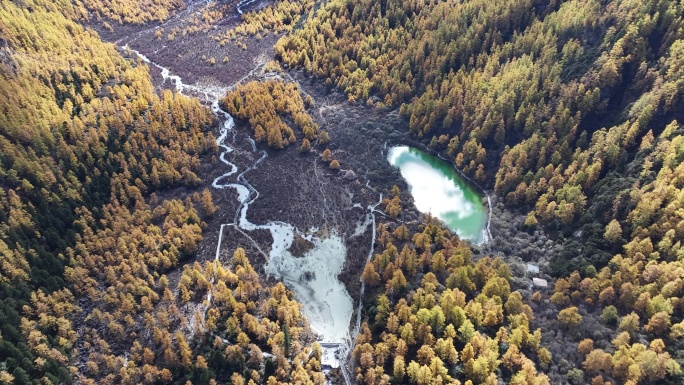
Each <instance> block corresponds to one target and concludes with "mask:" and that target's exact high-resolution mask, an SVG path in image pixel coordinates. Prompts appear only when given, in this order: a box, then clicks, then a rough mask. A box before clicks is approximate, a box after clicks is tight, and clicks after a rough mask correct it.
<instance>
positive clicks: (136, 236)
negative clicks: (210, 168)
mask: <svg viewBox="0 0 684 385" xmlns="http://www.w3.org/2000/svg"><path fill="white" fill-rule="evenodd" d="M77 14H78V12H77V11H76V8H73V7H72V5H71V3H69V2H57V3H55V2H52V1H40V0H35V1H32V0H29V1H22V2H21V3H17V2H11V1H7V2H2V3H1V4H0V34H1V35H0V78H1V79H0V111H2V113H1V114H0V256H1V258H0V263H1V269H0V293H2V294H1V295H0V297H1V298H2V300H1V301H0V309H1V310H0V336H1V337H0V383H12V384H37V383H43V384H48V383H54V384H57V383H62V384H64V383H72V382H76V383H86V384H87V383H93V384H94V383H98V384H122V383H140V382H145V383H170V382H179V383H185V381H186V380H192V381H197V383H206V382H208V380H209V379H210V378H215V379H218V380H221V381H223V382H225V381H230V378H231V375H233V373H234V372H238V373H249V371H250V370H253V369H256V370H257V371H258V370H261V369H262V367H264V365H265V369H264V370H262V371H261V372H260V373H262V375H263V376H265V377H264V378H262V379H261V381H260V380H259V378H258V377H253V379H254V380H255V381H260V382H266V380H268V379H269V377H272V381H275V380H276V379H277V380H278V381H289V379H290V378H291V376H294V377H295V378H302V376H304V377H306V378H309V377H311V376H313V378H317V377H316V376H320V373H318V374H316V373H317V371H318V372H320V367H319V365H317V364H315V363H314V362H313V361H315V358H312V359H309V357H308V355H307V356H306V357H305V358H301V357H300V356H301V352H302V351H307V352H309V351H311V348H310V347H308V345H307V344H308V343H309V342H310V340H311V333H310V332H309V331H308V326H307V323H306V321H305V320H303V319H302V316H301V315H300V313H299V307H298V305H297V303H296V302H294V301H293V300H292V294H291V293H290V292H288V291H287V290H286V289H285V288H284V287H283V286H282V285H278V286H274V287H272V288H271V287H262V286H261V284H260V283H259V282H260V281H259V278H258V277H257V276H256V275H255V272H254V270H253V269H252V268H251V266H250V265H249V262H248V261H247V260H246V258H245V256H244V251H241V250H238V251H237V252H236V254H235V257H234V263H233V264H230V266H228V265H227V266H223V267H221V266H214V265H213V264H209V265H207V266H205V267H202V266H200V265H199V264H195V266H194V267H193V268H189V267H186V269H185V270H184V272H183V273H182V274H181V276H180V277H176V278H171V277H167V276H166V275H165V273H168V272H172V271H173V270H172V269H173V268H175V267H178V266H179V265H180V264H181V263H182V262H183V261H184V260H186V259H188V258H190V257H195V256H196V255H195V253H196V248H197V244H198V242H199V241H200V240H201V239H202V230H203V227H204V226H206V224H205V222H204V220H205V219H207V218H209V217H211V216H212V215H213V214H214V213H215V211H216V209H217V208H216V207H215V206H214V204H213V202H212V194H211V192H210V191H209V190H202V189H200V188H199V186H200V185H201V183H202V181H201V179H200V177H199V176H198V174H197V173H198V169H199V165H200V163H201V162H203V161H205V162H208V161H211V157H212V155H214V154H215V153H216V152H217V145H216V140H215V138H214V136H213V135H212V133H211V129H212V127H213V125H214V119H215V118H214V117H213V115H212V114H211V113H210V111H209V110H208V109H207V108H205V107H202V106H201V105H200V104H199V102H198V100H196V99H192V98H188V97H185V96H182V95H178V94H174V93H172V92H171V91H164V92H163V93H162V95H157V94H156V93H155V92H154V87H153V86H152V83H151V81H150V75H149V74H148V71H147V67H145V66H143V65H141V63H130V62H127V61H126V60H124V59H123V58H121V57H120V56H119V54H118V53H117V52H116V51H115V49H114V47H113V46H112V45H111V44H105V43H103V42H102V41H101V40H100V39H99V37H98V36H97V34H95V33H94V32H93V31H90V30H87V29H84V28H83V27H81V26H80V25H79V24H77V23H76V22H75V21H73V20H71V19H70V18H69V17H72V16H74V15H77ZM179 187H182V188H180V189H179ZM162 196H163V197H164V198H162ZM212 285H214V286H216V287H215V288H212V287H213V286H212ZM210 288H211V290H212V292H213V299H211V298H207V290H208V289H210ZM204 301H206V303H205V304H204V305H202V303H203V302H204ZM205 313H206V314H207V317H206V322H204V321H203V320H204V319H205ZM230 314H232V318H229V317H228V316H229V315H230ZM254 315H257V316H258V317H259V321H257V320H256V318H255V317H254ZM200 321H202V322H200ZM260 349H262V350H264V351H270V352H272V353H273V355H268V354H263V353H262V350H260ZM307 349H308V350H307ZM315 353H316V352H315V351H314V354H313V356H312V357H316V355H315ZM269 357H271V358H269ZM287 358H292V360H288V359H287ZM318 359H319V360H320V357H319V358H318ZM304 365H308V366H307V370H304V369H302V367H303V366H304ZM254 373H257V372H254ZM236 376H237V377H234V378H233V383H239V382H238V381H245V380H244V379H242V377H241V375H240V374H236ZM253 376H259V374H258V373H257V374H254V375H253Z"/></svg>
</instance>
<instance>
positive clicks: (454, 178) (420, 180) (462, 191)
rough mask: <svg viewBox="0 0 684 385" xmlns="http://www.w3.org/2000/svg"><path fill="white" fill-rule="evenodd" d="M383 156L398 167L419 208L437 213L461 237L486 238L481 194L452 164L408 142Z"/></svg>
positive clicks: (484, 213)
mask: <svg viewBox="0 0 684 385" xmlns="http://www.w3.org/2000/svg"><path fill="white" fill-rule="evenodd" d="M387 160H388V161H389V162H390V163H391V164H392V165H393V166H395V167H397V168H399V170H400V172H401V176H402V177H403V178H404V179H405V180H406V183H408V185H409V188H410V190H411V195H412V196H413V200H414V204H415V205H416V208H417V209H418V210H419V211H420V212H422V213H431V214H432V215H434V216H436V217H438V218H439V219H441V220H442V221H444V223H445V224H446V225H447V226H448V227H449V229H451V230H452V231H453V232H455V233H456V234H458V236H459V238H461V239H467V240H470V241H472V242H473V243H481V242H483V241H486V240H487V227H486V226H487V210H486V208H485V206H484V204H483V203H482V196H481V195H480V193H479V192H478V191H477V190H476V189H475V188H474V187H473V186H471V185H470V184H469V183H468V182H467V181H466V180H465V179H464V178H463V177H462V176H461V175H460V174H459V172H458V171H457V170H456V169H455V168H454V166H453V165H452V164H450V163H448V162H446V161H444V160H442V159H440V158H438V157H436V156H432V155H430V154H428V153H426V152H424V151H421V150H418V149H416V148H412V147H408V146H397V147H392V148H390V150H389V152H388V154H387Z"/></svg>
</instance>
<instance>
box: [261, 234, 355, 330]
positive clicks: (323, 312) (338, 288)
mask: <svg viewBox="0 0 684 385" xmlns="http://www.w3.org/2000/svg"><path fill="white" fill-rule="evenodd" d="M280 236H282V237H283V238H284V241H285V242H283V245H285V244H287V245H288V247H289V245H290V244H291V243H292V240H293V239H292V238H290V237H292V236H293V234H292V233H291V232H289V231H287V230H286V233H285V234H280ZM305 238H307V239H308V240H309V241H311V242H312V243H313V246H314V247H313V248H312V249H311V250H309V251H308V252H306V254H304V255H303V256H302V257H295V256H293V255H292V253H290V251H288V250H287V249H286V248H281V249H280V250H276V252H271V256H270V259H269V262H268V265H266V266H265V270H266V273H268V274H271V275H273V276H275V277H278V278H279V279H282V281H283V282H284V283H285V284H286V285H287V286H288V287H290V288H291V289H292V291H294V293H295V295H296V297H297V300H298V301H299V302H300V303H301V304H302V306H303V312H304V315H306V317H307V318H308V319H309V322H310V324H311V327H312V329H314V330H315V331H316V332H317V333H319V334H320V335H321V336H322V337H323V340H324V341H326V342H342V341H344V340H345V339H346V338H347V337H348V335H349V322H350V320H351V315H352V310H353V305H352V299H351V297H350V296H349V293H348V292H347V289H346V288H345V287H344V285H343V284H342V282H340V280H338V279H337V276H338V274H340V272H341V271H342V267H343V266H344V261H345V259H346V256H347V249H346V247H345V245H344V242H343V240H342V238H341V237H340V236H339V235H337V234H336V233H335V232H332V233H330V235H329V236H328V237H325V238H318V237H314V236H310V235H309V236H305ZM274 246H275V242H274ZM275 249H276V248H275V247H274V250H275Z"/></svg>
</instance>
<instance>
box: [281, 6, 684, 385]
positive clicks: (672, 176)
mask: <svg viewBox="0 0 684 385" xmlns="http://www.w3.org/2000/svg"><path fill="white" fill-rule="evenodd" d="M683 14H684V9H683V5H682V3H681V2H679V1H658V0H654V1H631V0H624V1H611V2H601V1H592V0H577V1H545V0H539V1H535V0H530V1H526V0H521V1H510V2H505V3H501V2H497V1H491V0H473V1H462V2H459V1H443V2H423V1H398V0H386V1H377V2H372V1H361V2H356V1H345V0H336V1H335V0H333V1H331V2H328V3H326V4H325V6H323V7H321V8H320V9H319V10H318V11H317V12H316V14H315V17H313V18H309V19H307V21H306V23H305V24H304V25H303V27H302V29H301V30H298V31H295V32H294V33H293V34H291V35H289V36H286V37H284V38H282V39H281V40H280V41H279V42H278V44H277V45H276V53H277V55H278V56H279V57H280V59H281V60H282V61H283V62H285V63H287V64H289V65H292V66H297V67H303V68H304V69H305V70H306V71H308V72H309V73H311V74H313V75H314V76H318V77H321V78H323V79H325V81H326V83H327V84H330V85H336V86H337V87H340V88H341V89H342V90H343V91H344V92H345V93H346V94H347V96H348V99H349V100H350V101H352V102H354V101H358V102H363V103H366V104H368V105H375V106H377V107H381V108H382V107H384V106H387V107H391V108H397V107H398V108H400V111H401V114H402V115H403V116H404V117H405V118H406V119H407V120H408V122H409V127H410V130H411V132H412V133H413V134H415V135H416V136H417V137H419V138H422V140H423V141H424V142H425V143H426V144H428V143H429V146H430V147H431V148H432V149H434V150H436V151H439V152H441V153H442V154H445V155H447V156H448V157H450V158H451V159H452V160H453V161H454V162H455V164H456V165H457V166H458V167H459V168H461V169H462V170H463V171H464V172H465V173H467V174H469V175H471V176H473V177H474V178H475V179H476V180H478V181H479V182H481V183H483V184H484V185H485V186H487V187H488V188H490V189H491V190H493V191H494V192H495V193H496V195H497V196H498V197H499V198H500V199H503V200H504V202H505V203H506V206H507V207H508V208H510V209H512V210H515V211H518V212H520V213H522V214H524V215H526V216H527V219H526V221H525V226H526V227H527V228H528V229H529V230H530V231H532V230H533V229H535V228H537V227H541V228H543V229H545V230H546V231H550V232H551V233H552V234H555V237H556V239H557V241H559V242H563V251H562V252H560V253H557V254H555V255H553V256H551V257H552V262H551V266H550V267H551V270H552V271H553V273H554V274H555V275H557V276H560V277H568V276H569V278H567V280H566V279H560V280H559V282H558V283H556V286H555V294H554V295H553V297H552V299H551V300H552V302H553V303H554V304H555V305H556V306H557V309H558V310H562V309H565V310H563V311H561V312H560V315H559V317H558V323H559V325H561V326H562V325H565V327H561V329H560V330H561V331H560V332H559V333H560V334H561V335H565V336H569V337H568V341H572V340H573V338H574V339H579V338H580V336H589V337H592V335H591V332H590V331H589V330H584V329H583V328H581V327H580V330H582V331H581V332H580V333H578V334H574V335H573V333H571V332H570V331H571V330H570V329H573V328H577V327H578V326H581V325H582V316H581V315H580V314H584V315H585V316H586V315H589V316H590V317H595V318H596V319H598V315H601V317H600V318H601V322H603V323H604V324H605V325H606V326H607V327H608V328H609V330H613V331H614V334H612V337H609V338H610V339H613V337H615V339H614V340H613V341H612V343H610V344H604V343H602V344H600V345H601V347H600V348H596V349H594V347H593V345H589V344H588V343H586V342H585V343H584V344H582V345H581V348H580V353H582V354H583V355H586V360H585V361H584V362H583V363H582V362H581V361H580V362H579V364H581V368H582V369H584V370H585V372H586V373H585V372H572V373H569V374H568V378H570V379H574V380H573V381H577V382H575V383H585V382H586V381H590V382H591V381H593V383H603V381H605V380H608V379H610V380H613V381H615V382H616V383H649V381H652V380H653V379H654V378H664V377H666V376H675V377H668V378H677V377H676V376H677V375H678V373H679V369H678V367H677V368H675V365H673V364H670V363H672V362H674V361H668V359H669V357H671V356H672V355H674V356H677V357H678V358H679V359H680V360H681V356H682V351H681V337H682V335H683V334H682V333H681V331H680V329H681V328H682V324H681V322H682V321H683V319H684V313H682V307H681V304H682V296H683V295H684V292H683V291H682V290H683V287H682V284H681V282H682V279H684V274H683V272H684V266H683V265H682V257H683V254H682V243H681V242H682V239H684V215H683V214H682V212H684V207H683V204H684V193H683V192H682V187H683V186H684V184H682V171H684V168H683V167H684V166H683V165H682V164H683V163H682V161H683V160H684V158H683V157H684V150H683V149H684V147H682V145H681V144H682V142H683V141H684V127H683V126H682V124H681V122H682V121H683V119H684V116H682V113H681V111H684V99H683V98H682V93H683V92H684V77H683V75H684V74H683V73H682V70H681V69H682V68H684V67H683V66H684V40H683V39H684V29H683V28H682V26H683V18H682V15H683ZM432 251H433V252H434V251H435V250H434V247H433V250H432ZM574 270H577V271H575V272H574V273H573V271H574ZM413 295H415V294H413ZM398 301H399V302H400V301H402V299H400V298H397V297H395V298H394V300H392V299H391V298H390V303H391V305H392V306H399V302H398ZM578 310H579V311H578ZM611 328H612V329H611ZM563 329H565V331H563ZM559 336H560V335H559ZM603 338H606V337H603ZM575 342H579V340H576V341H575ZM649 344H650V347H649ZM589 346H591V348H588V347H589ZM571 350H573V349H571ZM376 354H377V352H376ZM564 354H568V353H564ZM571 355H572V354H570V356H571ZM570 356H568V357H570ZM583 357H584V356H583ZM656 357H657V358H656ZM566 362H567V361H566ZM668 362H670V363H668ZM427 363H428V361H425V362H424V364H427ZM416 368H417V367H416ZM416 370H417V369H416ZM421 370H422V369H421ZM471 378H472V377H471ZM412 380H413V381H417V380H416V379H413V378H412ZM474 383H478V381H475V380H474ZM516 383H518V382H516ZM521 383H530V382H521Z"/></svg>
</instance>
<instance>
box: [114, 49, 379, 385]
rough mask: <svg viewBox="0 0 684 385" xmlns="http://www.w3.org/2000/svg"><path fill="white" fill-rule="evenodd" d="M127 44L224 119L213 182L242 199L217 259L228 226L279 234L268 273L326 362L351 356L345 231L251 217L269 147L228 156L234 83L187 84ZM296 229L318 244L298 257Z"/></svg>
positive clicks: (370, 210) (334, 363) (371, 215)
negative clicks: (228, 100)
mask: <svg viewBox="0 0 684 385" xmlns="http://www.w3.org/2000/svg"><path fill="white" fill-rule="evenodd" d="M121 49H122V50H124V51H130V52H132V53H134V54H136V55H137V56H138V57H139V58H140V59H141V60H142V61H143V62H145V63H146V64H148V65H150V66H152V67H156V68H157V69H158V70H159V71H160V72H161V76H162V78H163V81H164V83H165V82H167V81H169V82H171V83H172V84H173V87H174V88H175V89H176V90H177V91H178V92H179V93H182V94H186V95H190V96H195V97H198V98H199V99H200V100H203V101H204V102H205V103H207V104H208V105H210V106H211V110H212V112H213V113H214V115H216V117H217V118H218V119H219V120H220V121H221V125H220V135H219V137H218V138H217V144H218V145H219V147H220V148H221V149H222V151H221V155H220V159H221V161H222V162H223V163H224V164H225V165H226V166H228V170H227V172H226V173H225V174H223V175H221V176H219V177H217V178H216V179H215V180H214V181H213V183H212V186H213V187H214V188H217V189H234V190H235V191H236V192H237V193H238V200H239V202H240V207H239V208H238V211H237V212H236V214H235V220H234V222H233V223H228V224H224V225H222V226H221V231H220V235H219V241H218V245H217V249H216V256H215V258H216V260H219V257H220V254H221V253H220V251H221V238H222V236H223V229H224V227H225V226H237V227H239V228H240V229H242V230H245V231H247V232H250V231H254V230H257V229H261V230H268V231H269V232H270V233H271V236H272V238H273V243H272V244H271V250H270V252H269V255H268V257H269V258H268V263H267V264H266V265H265V266H264V270H265V271H266V273H267V274H270V275H273V276H275V277H276V278H278V279H280V280H282V281H283V282H284V283H285V284H286V285H287V286H288V287H289V288H290V289H292V290H293V291H294V293H295V296H296V297H297V300H298V301H299V302H300V303H301V304H302V305H303V309H302V310H303V313H304V315H305V316H306V317H307V318H308V320H309V323H310V325H311V328H312V329H313V330H314V331H316V332H317V333H318V334H319V335H320V336H321V338H322V342H323V343H322V345H323V350H324V357H323V360H322V361H323V362H322V364H324V365H328V366H331V367H337V366H339V365H340V361H345V360H346V358H347V356H348V354H349V351H350V346H351V344H352V336H350V332H349V327H350V323H351V316H352V313H353V300H352V298H351V296H350V295H349V292H348V291H347V289H346V288H345V286H344V284H343V283H342V282H340V280H339V279H338V278H337V276H338V275H339V274H340V272H341V271H342V268H343V266H344V263H345V260H346V257H347V250H346V247H345V243H344V240H343V238H342V236H341V235H340V234H338V233H337V232H336V231H335V230H332V231H329V232H317V231H314V230H315V229H311V230H304V231H302V230H300V229H298V228H296V227H295V226H293V225H291V224H289V223H285V222H280V221H272V222H268V223H265V224H255V223H252V222H250V221H249V220H248V219H247V211H248V210H249V206H250V204H251V203H253V202H254V201H256V200H257V199H258V198H259V191H258V190H256V189H255V188H254V187H253V186H252V185H251V184H250V183H249V181H248V180H247V178H246V176H245V175H246V174H247V173H248V172H249V171H252V170H254V169H255V168H256V167H257V166H258V165H259V163H261V162H262V161H264V160H265V159H266V158H267V157H268V155H267V153H266V152H265V151H259V150H257V148H256V145H255V143H254V142H253V141H251V143H252V150H253V151H254V152H256V153H259V152H260V153H261V156H260V157H259V158H258V160H256V162H254V163H253V164H252V165H250V166H249V167H246V168H243V169H241V167H239V166H238V165H236V164H234V163H231V162H230V161H229V160H228V159H227V155H229V154H230V153H231V152H233V151H234V149H233V148H232V147H231V144H230V137H232V139H233V140H235V134H236V132H235V130H234V127H235V123H234V121H233V118H232V116H230V114H228V112H226V111H224V110H223V109H221V108H220V106H219V102H218V100H219V98H220V97H222V96H223V95H225V93H226V92H227V91H228V90H229V89H231V88H232V86H231V87H216V86H207V85H190V84H185V83H183V81H182V79H181V78H180V77H179V76H177V75H172V74H171V72H170V70H169V69H168V68H166V67H163V66H161V65H159V64H157V63H155V62H153V61H151V60H150V59H149V58H148V57H146V56H145V55H143V54H142V53H140V52H138V51H136V50H133V49H131V48H130V47H128V46H122V47H121ZM229 134H230V135H229ZM238 172H240V173H239V174H237V183H234V182H230V180H231V179H232V178H231V177H233V176H234V175H235V174H236V173H238ZM376 206H377V205H370V206H369V207H368V217H369V218H370V219H371V220H370V221H369V222H368V223H365V224H364V225H365V226H364V227H365V228H368V227H370V228H371V229H372V230H373V231H374V230H375V229H374V227H375V220H374V218H375V216H374V213H373V210H374V209H375V207H376ZM295 233H297V234H299V236H301V237H302V238H305V239H307V240H308V241H310V242H311V243H312V244H313V248H312V249H310V250H309V251H308V252H306V253H305V254H304V256H302V257H295V256H293V255H292V253H290V251H289V250H288V249H289V248H290V246H291V245H292V242H293V241H294V236H295ZM374 241H375V239H374V237H373V242H374ZM211 298H212V296H211V293H209V294H208V296H207V301H208V302H210V301H211ZM359 306H360V305H359ZM357 323H358V322H357ZM357 331H358V327H357V328H356V329H354V333H355V332H357ZM336 352H337V353H336ZM343 374H344V375H345V378H347V377H348V376H349V375H348V373H347V372H346V368H343ZM349 382H350V380H348V379H347V383H349Z"/></svg>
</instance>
